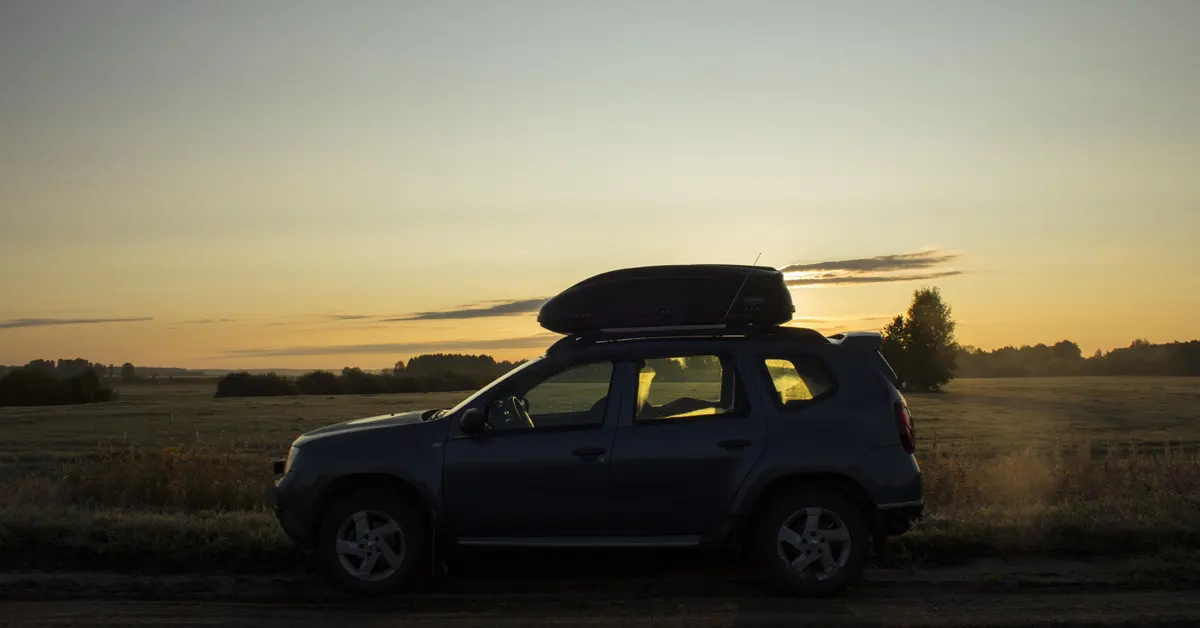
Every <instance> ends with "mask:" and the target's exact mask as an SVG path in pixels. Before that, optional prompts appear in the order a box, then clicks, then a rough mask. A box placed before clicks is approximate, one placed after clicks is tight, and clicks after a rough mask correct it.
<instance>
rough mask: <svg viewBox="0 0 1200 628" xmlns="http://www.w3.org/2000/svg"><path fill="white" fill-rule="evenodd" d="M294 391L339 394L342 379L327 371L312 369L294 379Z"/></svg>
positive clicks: (340, 392) (308, 393)
mask: <svg viewBox="0 0 1200 628" xmlns="http://www.w3.org/2000/svg"><path fill="white" fill-rule="evenodd" d="M296 392H298V393H300V394H301V395H340V394H342V381H341V380H340V379H338V376H337V375H334V374H333V373H330V372H329V371H313V372H311V373H305V374H304V375H301V376H300V377H299V378H297V379H296Z"/></svg>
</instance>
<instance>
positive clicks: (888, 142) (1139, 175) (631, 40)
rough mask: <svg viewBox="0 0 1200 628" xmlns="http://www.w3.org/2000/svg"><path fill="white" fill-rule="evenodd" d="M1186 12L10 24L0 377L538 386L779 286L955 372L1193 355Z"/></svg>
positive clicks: (1195, 90) (428, 8)
mask: <svg viewBox="0 0 1200 628" xmlns="http://www.w3.org/2000/svg"><path fill="white" fill-rule="evenodd" d="M1197 32H1200V2H1194V1H1189V0H1181V1H1178V2H1166V1H1162V2H1105V1H1100V0H1086V1H1078V2H1069V1H1066V0H1058V1H1054V2H1045V1H1044V0H1039V1H1037V2H1015V1H1009V2H987V3H984V2H950V1H946V2H800V1H796V2H719V3H718V2H683V1H678V2H675V1H666V0H663V1H643V2H571V1H565V0H547V1H545V2H516V1H503V2H500V1H495V2H493V1H483V0H480V1H478V2H465V1H461V2H424V3H417V2H401V1H398V0H397V1H390V0H389V1H380V2H367V1H354V2H344V3H334V2H300V1H296V0H288V1H278V2H276V1H267V0H255V1H252V2H236V1H233V0H225V1H221V0H214V1H212V2H183V1H168V0H144V1H118V0H104V1H82V0H79V1H56V2H45V1H40V0H29V1H24V2H13V1H8V0H0V295H2V298H0V364H23V363H25V362H26V361H28V360H31V359H34V358H51V359H52V358H60V357H62V358H70V357H76V356H79V357H85V358H88V359H91V360H93V361H101V362H113V363H118V364H119V363H121V362H125V361H132V362H133V363H135V364H140V365H147V366H149V365H156V366H188V367H196V368H203V367H209V368H221V367H224V368H239V367H246V368H261V367H280V368H305V367H312V368H317V367H324V368H338V367H341V366H344V365H358V366H362V367H371V368H377V367H381V366H384V365H388V364H391V363H392V362H393V361H395V360H396V359H398V358H405V357H408V356H410V355H413V354H415V353H423V352H432V351H455V352H460V351H471V352H487V353H491V354H493V355H496V356H498V357H506V358H510V357H528V356H532V355H536V354H538V353H540V352H541V350H542V349H544V348H545V346H547V345H548V344H549V343H550V342H551V341H552V340H553V336H548V335H543V334H544V333H545V332H544V331H543V330H541V328H540V327H538V325H537V323H536V321H535V320H534V314H533V312H534V311H536V306H537V304H538V299H540V298H544V297H546V296H549V295H552V294H554V293H556V292H558V291H560V290H562V289H563V288H565V287H567V286H569V285H570V284H572V283H574V282H576V281H578V280H580V279H583V278H585V277H587V276H589V275H592V274H595V273H597V272H602V271H605V270H609V269H613V268H618V267H626V266H635V265H643V264H667V263H699V262H728V263H743V264H744V263H750V262H752V261H754V259H755V257H756V256H757V255H759V254H761V256H762V257H761V260H760V263H761V264H764V265H770V266H774V267H776V268H784V267H792V272H790V273H789V277H791V278H792V279H793V281H794V283H796V284H797V285H795V287H794V288H793V292H792V294H793V298H794V300H795V303H796V307H797V324H804V325H809V326H812V327H815V328H816V329H819V330H822V331H825V332H829V333H832V332H835V331H840V330H845V329H879V328H880V327H882V326H883V325H884V323H885V322H886V318H887V317H889V316H891V315H894V314H896V313H898V312H901V311H902V310H903V309H904V308H905V307H907V304H908V301H909V298H910V296H911V294H912V291H913V290H914V289H916V288H917V287H920V286H922V285H936V286H939V287H940V288H941V290H942V292H943V295H944V296H945V297H946V299H947V300H948V301H949V302H950V304H951V305H952V306H953V308H954V314H955V317H956V319H957V320H958V321H959V330H958V331H959V333H958V335H959V339H960V341H962V342H964V343H967V344H972V345H976V346H981V347H985V348H995V347H999V346H1003V345H1008V344H1033V343H1037V342H1047V343H1051V342H1054V341H1057V340H1060V339H1063V338H1069V339H1072V340H1075V341H1076V342H1078V343H1079V344H1080V345H1081V346H1082V347H1083V349H1084V351H1085V352H1087V353H1090V352H1091V351H1093V350H1095V349H1096V348H1103V349H1110V348H1113V347H1117V346H1125V345H1128V344H1129V342H1130V341H1132V340H1133V339H1134V338H1138V337H1144V338H1148V339H1150V340H1152V341H1155V342H1163V341H1170V340H1187V339H1193V338H1198V337H1200V247H1198V246H1197V244H1196V240H1197V236H1198V235H1200V37H1198V36H1197V35H1196V33H1197Z"/></svg>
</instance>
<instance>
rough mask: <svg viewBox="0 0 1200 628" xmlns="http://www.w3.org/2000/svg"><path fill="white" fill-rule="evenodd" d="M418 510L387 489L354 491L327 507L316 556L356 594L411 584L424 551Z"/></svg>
mask: <svg viewBox="0 0 1200 628" xmlns="http://www.w3.org/2000/svg"><path fill="white" fill-rule="evenodd" d="M426 538H427V533H426V530H425V522H424V520H423V519H422V518H421V514H420V512H419V511H417V510H416V509H415V507H414V506H413V505H412V504H409V503H407V502H406V501H405V500H403V499H401V498H400V497H399V496H397V495H396V494H394V493H392V492H390V491H387V490H383V489H364V490H359V491H355V492H354V493H351V494H350V495H347V496H346V497H343V498H341V499H339V500H337V501H335V502H334V503H333V504H332V505H331V506H330V507H329V508H328V509H327V510H326V512H325V516H324V517H323V518H322V520H321V528H320V532H319V533H318V538H317V555H318V557H319V559H320V561H321V565H322V567H324V569H325V571H326V573H328V574H329V575H330V576H331V577H332V578H333V579H334V580H337V581H338V583H339V584H341V585H342V586H343V587H344V588H346V589H348V590H350V591H354V592H356V593H386V592H389V591H394V590H398V589H400V588H401V587H402V586H404V585H405V584H407V583H409V582H410V581H411V580H412V578H413V576H414V574H415V573H416V571H417V569H418V566H419V563H420V561H421V557H422V556H424V555H425V548H426Z"/></svg>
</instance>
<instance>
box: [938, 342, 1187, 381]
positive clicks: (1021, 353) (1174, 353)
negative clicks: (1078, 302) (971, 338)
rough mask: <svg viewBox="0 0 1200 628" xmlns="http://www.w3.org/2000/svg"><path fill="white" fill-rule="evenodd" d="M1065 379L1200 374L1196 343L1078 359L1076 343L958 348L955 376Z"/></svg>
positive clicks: (1135, 346) (1144, 345)
mask: <svg viewBox="0 0 1200 628" xmlns="http://www.w3.org/2000/svg"><path fill="white" fill-rule="evenodd" d="M1070 375H1158V376H1170V375H1181V376H1194V375H1200V340H1192V341H1189V342H1169V343H1166V344H1157V345H1156V344H1153V343H1151V342H1149V341H1147V340H1135V341H1133V343H1132V344H1130V345H1129V346H1128V347H1123V348H1120V349H1113V350H1112V351H1108V352H1105V351H1100V350H1097V351H1096V353H1094V354H1092V356H1091V357H1089V358H1085V357H1083V353H1082V352H1081V351H1080V350H1079V345H1077V344H1075V343H1074V342H1071V341H1069V340H1063V341H1061V342H1058V343H1056V344H1053V345H1049V346H1047V345H1044V344H1037V345H1033V346H1029V345H1024V346H1021V347H1004V348H1001V349H995V350H993V351H984V350H982V349H976V348H974V347H966V346H964V347H960V348H959V350H958V370H957V372H956V373H955V377H1059V376H1070Z"/></svg>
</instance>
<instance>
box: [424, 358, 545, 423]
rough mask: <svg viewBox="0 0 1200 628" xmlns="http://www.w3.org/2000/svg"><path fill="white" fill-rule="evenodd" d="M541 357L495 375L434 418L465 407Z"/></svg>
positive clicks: (538, 360)
mask: <svg viewBox="0 0 1200 628" xmlns="http://www.w3.org/2000/svg"><path fill="white" fill-rule="evenodd" d="M543 359H545V356H542V357H537V358H534V359H532V360H530V361H528V362H526V363H524V364H522V365H520V366H518V367H517V368H515V369H513V370H511V371H509V372H507V373H505V374H503V375H501V376H500V377H497V378H496V379H494V380H492V383H490V384H488V385H487V386H484V387H483V388H480V389H479V390H477V391H475V394H473V395H471V396H470V397H467V398H466V399H463V400H462V401H460V402H458V405H456V406H454V407H453V408H450V409H449V410H442V411H441V412H439V413H437V414H436V415H435V416H434V418H438V419H440V418H442V417H444V416H449V415H451V414H454V413H455V412H458V411H459V410H462V409H463V408H465V407H467V406H468V405H469V404H470V403H471V402H473V401H475V399H476V398H478V397H479V395H482V394H483V393H484V391H486V390H488V389H490V388H492V387H493V386H495V385H496V384H499V383H500V382H502V381H504V380H506V379H508V378H510V377H512V376H514V375H516V374H517V373H520V372H521V371H524V370H525V369H527V368H529V367H530V366H532V365H534V364H536V363H538V362H540V361H542V360H543Z"/></svg>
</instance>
